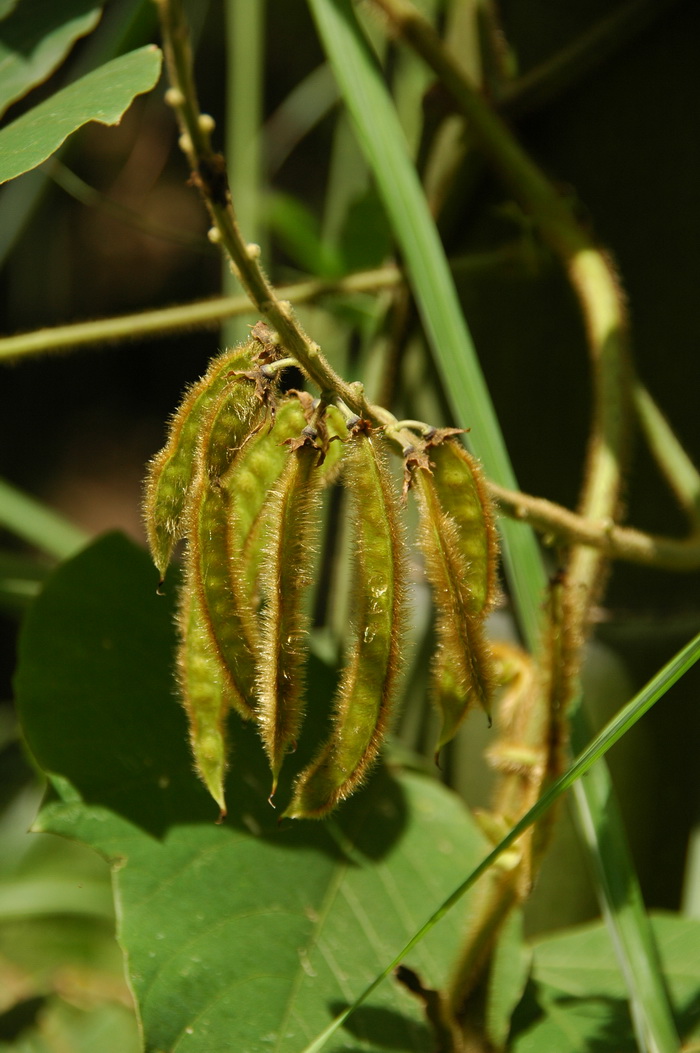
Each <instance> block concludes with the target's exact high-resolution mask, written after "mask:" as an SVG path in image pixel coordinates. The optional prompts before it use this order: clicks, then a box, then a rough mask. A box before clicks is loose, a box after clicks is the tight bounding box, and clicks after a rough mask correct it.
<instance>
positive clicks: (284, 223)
mask: <svg viewBox="0 0 700 1053" xmlns="http://www.w3.org/2000/svg"><path fill="white" fill-rule="evenodd" d="M262 212H263V216H264V219H265V221H266V222H267V224H268V225H269V227H270V230H271V231H272V232H273V233H274V234H275V235H276V236H277V239H278V241H279V243H280V245H281V246H282V248H283V249H284V251H285V252H286V253H287V255H288V256H289V257H290V259H291V260H292V261H293V262H294V263H295V264H297V265H298V266H299V267H300V268H301V270H303V271H306V272H308V273H309V274H314V275H317V276H318V277H323V278H335V277H338V276H339V275H340V274H342V273H343V267H342V263H341V260H340V257H339V255H338V253H337V252H336V250H335V249H334V248H333V246H332V245H330V244H329V243H328V242H327V241H324V240H323V239H322V237H321V232H320V228H319V223H318V220H317V219H316V216H314V214H313V213H312V212H311V211H310V210H309V209H308V208H307V207H306V205H304V204H303V203H302V202H301V201H299V200H297V198H294V197H292V196H291V195H290V194H280V193H274V194H270V195H269V196H268V197H266V198H265V200H264V202H263V206H262Z"/></svg>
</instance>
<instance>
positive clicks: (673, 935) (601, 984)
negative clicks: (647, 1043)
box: [512, 915, 700, 1053]
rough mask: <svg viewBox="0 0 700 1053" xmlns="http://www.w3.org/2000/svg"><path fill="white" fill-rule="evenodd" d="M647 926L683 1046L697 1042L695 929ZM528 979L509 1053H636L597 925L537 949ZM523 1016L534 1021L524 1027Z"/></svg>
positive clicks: (618, 982) (699, 961)
mask: <svg viewBox="0 0 700 1053" xmlns="http://www.w3.org/2000/svg"><path fill="white" fill-rule="evenodd" d="M651 924H652V929H653V932H654V936H655V937H656V941H657V944H658V948H659V953H660V956H661V960H662V963H663V971H664V976H665V978H666V981H667V983H668V987H669V991H670V995H671V1001H672V1004H673V1009H674V1014H675V1018H676V1023H677V1025H678V1030H679V1033H680V1035H681V1037H682V1039H683V1041H684V1043H686V1042H688V1041H689V1040H690V1039H692V1038H697V1037H698V1035H700V955H698V947H700V921H698V920H697V919H690V918H682V917H679V916H676V915H656V916H652V918H651ZM532 977H533V980H534V982H535V986H534V988H533V989H531V990H530V991H529V992H528V998H527V999H526V1001H527V1002H529V1006H525V1007H523V1006H521V1008H520V1010H519V1015H516V1018H515V1020H514V1030H515V1040H514V1042H513V1045H512V1049H513V1051H514V1053H535V1051H537V1053H550V1051H551V1053H555V1051H556V1053H569V1051H570V1053H574V1051H578V1050H582V1049H590V1050H592V1049H595V1050H600V1051H601V1053H602V1051H603V1050H611V1051H613V1050H616V1051H617V1053H622V1051H626V1050H630V1051H632V1050H635V1049H636V1043H635V1039H634V1035H633V1031H632V1024H631V1021H630V1016H629V1009H628V1006H627V1003H626V998H627V989H626V985H625V981H624V979H623V976H622V973H621V972H620V970H619V969H618V968H617V964H616V960H615V955H614V953H613V948H612V944H611V941H610V935H609V933H608V930H607V929H606V927H605V926H604V925H603V924H602V923H596V924H594V925H587V926H584V927H581V928H578V929H574V930H570V931H568V932H564V933H559V934H557V935H555V936H551V937H548V938H546V939H544V940H541V941H538V942H537V943H536V944H535V945H534V948H533V969H532ZM528 1010H529V1012H530V1014H531V1016H534V1017H535V1019H534V1020H532V1019H531V1020H527V1021H526V1019H525V1017H526V1013H527V1012H528Z"/></svg>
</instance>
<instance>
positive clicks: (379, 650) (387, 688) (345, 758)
mask: <svg viewBox="0 0 700 1053" xmlns="http://www.w3.org/2000/svg"><path fill="white" fill-rule="evenodd" d="M380 441H381V440H379V439H378V438H376V437H375V436H373V435H371V434H367V433H365V432H361V433H360V434H358V435H357V436H356V437H355V438H354V439H353V441H352V444H351V445H350V448H349V450H348V451H347V453H346V457H345V460H344V471H343V481H344V484H345V486H346V487H347V488H348V491H349V493H350V497H351V502H352V508H351V515H352V521H353V527H354V536H355V550H354V571H355V592H354V607H355V611H354V618H353V635H354V643H353V646H352V650H351V651H350V654H349V656H348V659H347V664H346V667H345V670H344V672H343V675H342V678H341V683H340V687H339V689H338V695H337V698H336V703H335V727H334V729H333V731H332V733H331V735H330V737H329V738H328V740H327V742H326V743H324V745H323V746H322V747H321V749H320V751H319V753H318V755H317V757H316V758H315V760H314V761H312V763H311V764H310V765H309V766H308V767H307V768H306V769H305V770H304V771H303V772H302V773H301V775H300V776H299V778H298V779H297V782H296V784H295V788H294V796H293V799H292V801H291V803H290V804H289V806H288V808H287V810H286V811H285V813H284V814H285V816H288V817H291V818H295V819H296V818H320V817H322V816H324V815H326V814H327V813H328V812H330V811H331V810H332V809H333V808H334V807H335V806H336V805H337V804H338V803H339V802H340V801H342V800H344V799H345V798H346V797H349V796H350V794H351V793H353V791H354V790H355V789H356V788H357V787H358V786H359V784H360V783H361V782H362V780H363V779H364V777H365V775H366V774H367V772H368V770H369V768H370V766H371V765H372V763H373V762H374V760H375V759H376V757H377V754H378V752H379V748H380V746H381V743H382V739H383V737H384V734H385V732H386V728H387V724H388V721H389V715H390V710H391V703H392V701H393V695H394V688H395V682H396V676H397V672H398V667H399V662H400V648H401V637H402V629H403V619H404V593H405V585H404V574H405V555H404V543H403V534H402V530H401V521H400V513H399V505H398V498H397V495H396V493H395V488H394V486H393V482H392V479H391V477H390V474H389V469H388V467H387V465H386V461H385V459H384V454H383V451H382V449H381V448H380Z"/></svg>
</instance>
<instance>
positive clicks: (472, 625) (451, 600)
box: [411, 451, 492, 751]
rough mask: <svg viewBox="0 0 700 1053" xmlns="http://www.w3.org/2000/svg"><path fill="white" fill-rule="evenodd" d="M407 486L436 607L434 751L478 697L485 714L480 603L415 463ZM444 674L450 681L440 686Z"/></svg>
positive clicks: (487, 678)
mask: <svg viewBox="0 0 700 1053" xmlns="http://www.w3.org/2000/svg"><path fill="white" fill-rule="evenodd" d="M432 456H433V452H432V451H431V457H432ZM411 486H412V489H413V492H414V493H415V495H416V499H417V502H418V511H419V519H420V531H419V543H420V546H421V549H422V550H423V554H424V556H425V563H426V572H427V575H428V580H429V581H430V583H431V585H432V586H433V595H434V599H435V606H436V611H437V635H438V656H437V658H436V662H435V667H434V673H435V675H434V678H433V685H434V687H433V693H434V698H435V703H436V705H437V707H438V709H439V710H440V711H441V712H442V717H443V727H442V730H441V733H440V737H439V740H438V744H437V751H439V750H440V748H441V747H442V746H443V745H444V744H445V743H446V742H448V741H449V740H450V738H452V736H453V735H454V733H455V731H456V730H457V727H458V726H459V724H460V723H461V721H462V720H463V719H464V717H465V715H466V713H467V711H468V709H469V707H470V705H471V703H472V702H474V701H477V702H478V703H479V704H480V705H481V706H482V707H483V709H484V710H485V711H486V712H487V713H490V698H491V692H492V677H491V671H490V667H489V652H488V648H487V646H486V641H485V638H484V633H483V618H482V616H481V614H480V613H479V614H477V613H475V611H476V609H477V608H478V607H479V604H478V603H477V602H476V601H475V599H474V597H473V595H472V593H471V590H470V564H469V561H468V559H467V557H466V556H465V554H464V552H463V550H462V545H461V537H460V532H459V529H458V527H457V524H456V522H455V520H454V519H453V518H452V516H450V515H448V514H447V513H446V512H445V511H444V510H443V507H442V503H441V500H440V495H439V494H438V491H437V488H436V485H435V479H434V477H433V475H432V474H431V472H430V470H429V469H426V468H425V467H420V466H419V467H417V468H416V469H415V470H414V472H413V476H412V480H411ZM483 577H484V575H483V572H482V579H483ZM447 675H449V679H450V681H451V684H452V686H451V687H449V689H448V690H445V691H443V689H442V686H443V684H444V683H445V677H446V676H447Z"/></svg>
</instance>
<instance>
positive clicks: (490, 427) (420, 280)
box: [309, 0, 545, 643]
mask: <svg viewBox="0 0 700 1053" xmlns="http://www.w3.org/2000/svg"><path fill="white" fill-rule="evenodd" d="M309 5H310V8H311V11H312V13H313V15H314V18H315V20H316V24H317V26H318V30H319V33H320V36H321V39H322V41H323V44H324V48H325V50H326V53H327V55H328V58H329V61H330V62H331V65H332V67H333V71H334V73H335V76H336V79H337V81H338V84H339V86H340V89H341V93H342V95H343V98H344V100H345V103H346V105H347V107H348V109H349V111H350V113H351V115H352V118H353V120H354V123H355V126H356V130H357V135H358V139H359V142H360V145H361V147H362V150H363V152H364V154H365V156H366V158H367V160H368V162H369V164H370V167H371V168H372V171H373V174H374V177H375V179H376V181H377V186H378V188H379V192H380V194H381V197H382V200H383V202H384V206H385V208H386V209H387V212H388V213H389V217H390V220H391V223H392V227H393V229H394V234H395V237H396V240H397V241H398V243H399V245H400V248H401V252H402V255H403V258H404V261H405V264H406V269H407V272H408V275H409V281H410V283H411V287H412V289H413V293H414V296H415V298H416V303H417V305H418V309H419V311H420V314H421V318H422V320H423V324H424V326H425V329H426V332H427V334H428V337H429V340H430V343H431V347H432V351H433V355H434V356H435V361H436V363H437V365H438V368H439V370H440V372H441V374H442V377H443V380H444V384H445V391H446V393H447V397H448V398H449V399H450V404H451V408H452V412H453V414H454V418H455V421H456V422H457V424H459V425H460V426H461V427H469V428H471V432H470V437H469V441H470V445H471V447H472V449H473V451H474V453H475V454H476V455H477V457H479V458H480V460H481V462H482V463H483V466H484V470H485V471H486V474H487V475H488V476H490V478H492V479H494V480H495V481H497V482H500V483H501V484H502V485H503V486H509V487H514V488H516V489H517V483H516V481H515V477H514V474H513V469H512V467H511V463H510V458H509V456H508V452H507V450H506V447H505V444H504V442H503V437H502V435H501V430H500V428H499V426H498V421H497V418H496V413H495V410H494V407H493V403H492V402H491V396H490V394H489V391H488V388H487V387H486V383H485V381H484V377H483V374H482V372H481V367H480V365H479V362H478V360H477V357H476V351H475V349H474V345H473V343H472V339H471V336H470V334H469V330H468V329H467V326H466V323H465V321H464V318H463V315H462V310H461V307H460V304H459V300H458V297H457V291H456V289H455V285H454V281H453V279H452V275H451V274H450V270H449V267H448V264H447V260H446V258H445V253H444V251H443V248H442V245H441V243H440V238H439V236H438V233H437V230H436V229H435V224H434V222H433V220H432V217H431V215H430V212H429V210H428V206H427V203H426V200H425V196H424V194H423V191H422V188H421V185H420V182H419V180H418V176H417V175H416V172H415V169H414V167H413V164H412V163H411V161H410V158H409V156H408V149H407V145H406V140H405V138H404V135H403V132H402V131H401V128H400V125H399V122H398V119H397V116H396V112H395V110H394V108H393V105H392V103H391V100H390V99H389V96H388V95H387V91H386V88H385V86H384V83H383V81H382V77H381V73H380V71H379V69H378V68H377V65H376V62H375V59H374V56H373V55H372V53H371V51H370V49H369V46H368V45H367V43H366V41H365V39H364V37H363V35H362V32H361V30H360V28H359V26H358V25H357V22H356V20H355V17H354V14H353V11H352V7H351V4H350V0H309ZM501 531H502V537H503V560H504V564H505V567H506V573H507V574H508V578H509V581H510V585H511V588H512V590H513V594H514V598H515V601H516V605H517V608H518V611H519V613H520V617H521V620H522V624H523V631H524V632H525V634H526V636H527V637H528V639H529V640H530V641H531V642H533V643H534V642H535V641H536V640H537V638H538V626H539V621H540V598H541V595H542V591H543V589H544V586H545V576H544V572H543V570H542V566H541V562H540V559H539V552H538V549H537V544H536V541H535V538H534V535H533V534H532V532H531V530H530V529H529V528H527V527H524V526H523V525H521V524H518V523H514V522H511V521H507V520H503V521H502V522H501Z"/></svg>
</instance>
